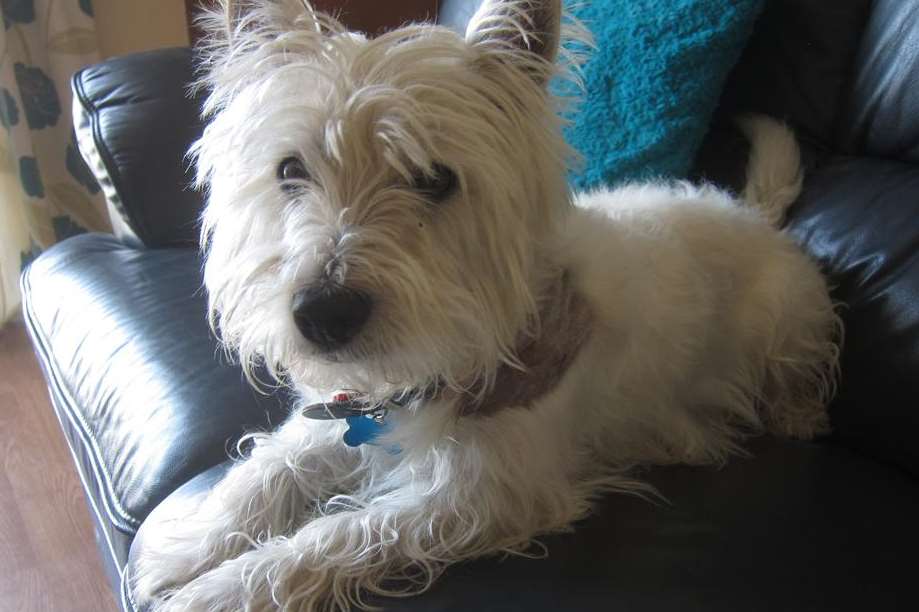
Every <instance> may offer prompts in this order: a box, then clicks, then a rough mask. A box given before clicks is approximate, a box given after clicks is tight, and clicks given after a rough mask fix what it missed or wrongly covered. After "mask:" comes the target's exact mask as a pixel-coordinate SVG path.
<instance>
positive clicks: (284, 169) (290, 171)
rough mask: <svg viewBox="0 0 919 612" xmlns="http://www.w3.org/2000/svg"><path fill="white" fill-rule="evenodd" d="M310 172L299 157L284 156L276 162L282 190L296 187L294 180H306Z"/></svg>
mask: <svg viewBox="0 0 919 612" xmlns="http://www.w3.org/2000/svg"><path fill="white" fill-rule="evenodd" d="M309 178H310V173H309V172H307V170H306V166H304V165H303V162H302V161H301V160H300V158H299V157H286V158H284V159H283V160H282V161H281V163H280V164H278V180H279V181H281V188H282V189H284V190H290V189H296V188H297V184H296V182H301V181H308V180H309Z"/></svg>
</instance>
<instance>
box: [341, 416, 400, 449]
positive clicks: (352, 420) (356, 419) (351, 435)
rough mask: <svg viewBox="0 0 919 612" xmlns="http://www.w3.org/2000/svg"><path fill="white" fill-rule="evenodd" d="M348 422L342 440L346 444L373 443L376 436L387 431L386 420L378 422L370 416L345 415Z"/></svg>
mask: <svg viewBox="0 0 919 612" xmlns="http://www.w3.org/2000/svg"><path fill="white" fill-rule="evenodd" d="M345 421H346V422H347V423H348V431H346V432H345V435H344V437H343V440H344V441H345V444H347V445H348V446H360V445H361V444H375V440H376V439H377V437H378V436H379V435H381V434H383V433H386V432H387V431H389V426H388V425H387V424H386V422H385V421H384V422H380V421H378V420H377V419H374V418H373V417H371V416H365V415H361V416H349V417H345Z"/></svg>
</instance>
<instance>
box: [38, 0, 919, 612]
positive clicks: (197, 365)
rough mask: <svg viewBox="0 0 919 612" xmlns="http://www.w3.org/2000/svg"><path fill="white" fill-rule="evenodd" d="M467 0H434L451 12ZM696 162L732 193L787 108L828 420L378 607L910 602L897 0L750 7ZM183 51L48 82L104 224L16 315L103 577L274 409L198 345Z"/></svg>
mask: <svg viewBox="0 0 919 612" xmlns="http://www.w3.org/2000/svg"><path fill="white" fill-rule="evenodd" d="M475 4H476V1H475V0H447V1H446V2H444V4H443V7H442V8H443V10H442V11H441V19H442V20H444V21H445V22H448V23H453V24H460V23H462V21H463V19H464V16H465V15H468V13H469V11H470V7H472V6H474V5H475ZM767 5H768V6H767V9H766V11H765V12H764V14H763V15H762V17H761V18H760V21H759V22H758V24H757V28H756V33H755V36H754V38H753V39H752V40H751V42H750V45H749V47H748V49H747V51H746V53H745V55H744V58H743V59H742V61H741V63H740V65H739V66H738V67H737V69H736V70H735V72H734V74H733V76H732V77H731V79H730V81H729V83H728V87H727V88H726V91H725V94H724V97H723V99H722V107H721V108H720V109H719V111H718V113H717V120H716V122H715V124H714V127H713V129H712V131H711V133H710V135H709V138H708V141H707V142H706V145H705V146H704V147H703V149H702V151H701V153H700V155H699V161H698V164H697V166H698V167H697V174H698V175H699V176H700V177H704V178H707V179H709V180H713V181H716V182H721V183H724V184H725V185H728V186H734V187H736V186H737V185H739V183H740V181H741V179H740V177H741V176H742V170H743V163H744V161H745V152H744V150H743V149H744V145H743V143H742V141H741V140H740V139H739V138H738V136H737V135H736V134H735V133H734V132H733V131H732V130H731V128H730V127H728V123H727V122H726V121H725V119H726V118H727V117H730V116H732V115H733V114H734V113H736V112H738V111H740V110H758V111H762V112H768V113H770V114H772V115H775V116H779V117H783V118H785V119H787V120H788V121H789V122H790V123H791V124H792V125H793V126H794V127H795V128H796V129H797V130H798V132H799V134H800V135H801V137H802V139H803V141H804V145H805V152H806V158H807V160H808V176H807V181H806V185H805V189H804V193H803V194H802V196H801V198H800V201H799V202H798V203H797V204H796V206H795V207H794V209H793V211H792V214H791V218H790V220H789V226H788V231H789V232H791V233H792V234H793V235H794V236H795V237H796V238H797V239H798V240H799V241H800V243H801V245H802V246H803V247H804V248H805V249H807V251H808V252H810V253H811V254H812V255H813V256H814V257H815V258H816V259H818V260H819V261H820V262H821V263H822V264H823V266H824V268H825V270H826V272H827V274H828V275H829V277H830V278H831V280H832V283H833V285H834V287H835V289H834V295H835V298H836V299H837V300H838V301H839V302H840V303H841V304H842V310H841V313H842V316H843V318H844V320H845V325H846V333H847V337H846V346H845V350H844V352H843V359H842V369H843V378H842V382H841V384H840V386H839V392H838V394H837V397H836V399H835V401H834V402H833V404H832V407H831V415H832V422H833V427H834V432H833V434H832V435H830V436H829V437H827V438H826V439H824V440H820V441H817V442H814V443H801V442H789V441H782V440H775V439H770V438H759V439H756V440H751V441H750V444H749V447H750V449H751V456H750V457H748V458H741V457H738V458H736V459H735V460H733V461H732V462H731V463H730V464H729V465H728V466H727V467H725V468H723V469H720V470H716V469H700V468H689V467H672V468H666V469H654V470H650V471H649V472H648V473H647V474H646V477H647V479H648V480H650V481H651V482H652V483H654V484H655V485H656V486H657V487H658V488H659V489H660V491H662V492H663V493H664V495H666V496H667V497H668V499H669V500H670V503H669V504H661V503H658V504H654V503H649V502H647V501H643V500H640V499H636V498H630V497H624V496H612V497H608V498H605V499H603V500H600V501H599V502H598V503H597V511H596V513H595V514H594V516H593V517H591V518H590V519H588V520H586V521H584V522H583V523H582V524H579V525H578V526H577V528H576V529H575V530H574V532H573V533H569V534H564V535H559V536H553V537H548V538H545V539H544V542H545V544H546V546H547V550H548V557H547V558H545V559H528V558H516V557H514V558H507V559H483V560H479V561H475V562H471V563H466V564H462V565H459V566H456V567H454V568H452V569H451V570H449V571H448V572H447V574H446V575H445V576H444V577H443V578H442V579H441V580H440V581H439V582H438V583H437V584H436V586H435V587H434V588H433V589H432V590H431V591H430V592H428V593H426V594H424V595H422V596H420V597H417V598H413V599H407V600H399V601H387V602H382V603H383V604H384V605H385V607H386V609H389V610H406V611H407V610H428V611H436V610H444V611H447V610H450V611H459V610H508V611H510V610H515V611H516V610H574V609H578V610H606V609H610V610H629V611H652V610H653V611H660V610H730V611H732V612H733V611H737V610H856V609H858V610H917V609H919V595H917V588H916V585H915V577H916V568H917V562H916V556H917V554H919V521H917V518H919V483H917V480H916V478H917V476H919V443H917V439H919V3H917V2H912V1H909V2H907V1H902V0H874V1H871V0H847V1H846V2H838V3H836V2H826V1H824V0H769V1H768V3H767ZM190 61H191V55H190V53H189V52H188V51H187V50H183V49H175V50H166V51H157V52H152V53H146V54H141V55H134V56H129V57H124V58H120V59H113V60H110V61H107V62H104V63H102V64H99V65H97V66H93V67H90V68H87V69H85V70H83V71H82V72H80V73H79V74H78V75H76V77H75V78H74V89H75V92H76V116H77V124H78V128H77V129H78V135H79V140H80V144H81V149H82V151H83V153H84V156H85V157H87V159H88V161H89V163H90V165H91V166H92V169H93V171H94V173H95V174H96V176H97V178H98V179H99V180H100V182H101V184H102V186H103V189H104V191H105V193H106V195H107V197H108V201H109V205H110V208H111V212H112V216H113V220H114V221H115V225H116V233H115V235H103V234H89V235H81V236H78V237H75V238H72V239H70V240H67V241H65V242H63V243H61V244H59V245H57V246H55V247H54V248H51V249H49V250H48V251H47V252H45V253H44V254H43V255H42V256H41V257H39V258H38V259H37V261H35V262H34V263H33V264H32V266H31V267H30V268H29V269H28V270H27V271H26V272H25V273H24V275H23V279H22V287H23V294H24V310H25V317H26V320H27V323H28V327H29V330H30V333H31V335H32V338H33V341H34V343H35V348H36V351H37V354H38V356H39V359H40V361H41V363H42V366H43V368H44V372H45V375H46V377H47V380H48V386H49V389H50V393H51V396H52V400H53V405H54V409H55V410H56V412H57V415H58V417H59V419H60V423H61V427H62V428H63V430H64V433H65V435H66V437H67V439H68V441H69V443H70V446H71V449H72V451H73V455H74V460H75V462H76V464H77V467H78V469H79V472H80V476H81V478H82V481H83V485H84V489H85V493H86V498H87V501H88V504H89V506H90V509H91V512H92V515H93V518H94V521H95V526H96V532H97V535H98V543H99V549H100V552H101V555H102V558H103V559H104V562H105V565H106V568H107V571H108V574H109V577H110V579H111V583H112V587H113V589H115V590H116V592H118V593H120V594H121V597H122V606H123V608H124V610H126V611H132V610H133V606H132V604H131V602H130V597H129V594H128V593H127V592H126V591H124V590H123V588H122V587H123V576H124V574H125V573H126V571H125V568H127V573H129V572H130V557H131V549H132V543H133V548H134V553H136V551H137V549H139V548H140V547H142V546H143V541H144V538H143V534H144V533H145V532H146V531H149V530H152V529H156V528H157V525H158V524H161V523H162V521H163V519H164V517H166V516H168V515H170V514H172V513H174V512H176V511H177V508H180V507H182V506H184V505H185V504H187V503H189V502H190V501H191V500H193V499H194V497H195V496H196V495H200V494H202V493H203V492H204V491H206V490H207V489H208V487H209V486H210V485H211V484H212V483H213V482H214V480H215V479H216V478H218V477H219V475H220V473H221V472H222V470H223V469H225V460H226V458H227V456H228V451H229V449H230V448H232V445H233V443H234V440H236V439H237V438H238V437H239V435H240V434H241V433H242V432H243V431H245V430H248V429H251V428H263V427H271V426H273V425H276V424H278V423H279V422H280V421H281V420H282V419H283V418H284V415H285V411H286V407H287V406H288V405H289V402H288V398H286V397H285V396H284V395H283V394H276V395H273V396H267V397H266V396H261V395H259V394H257V393H255V392H254V391H252V390H251V389H250V388H249V387H248V386H247V385H246V383H244V382H243V379H242V377H241V375H240V372H239V370H238V369H237V368H236V367H234V366H232V365H228V364H227V363H225V361H224V360H223V359H222V358H221V356H220V353H219V351H217V350H216V347H215V342H214V339H213V338H212V337H211V334H210V333H209V331H208V328H207V325H206V322H205V317H204V309H205V298H204V295H203V293H202V289H201V276H200V261H199V259H198V255H197V253H196V250H195V243H196V238H197V236H196V234H197V230H196V219H197V214H198V211H199V210H200V207H201V196H200V194H198V193H195V192H194V191H192V190H190V189H189V188H188V186H187V185H188V184H189V179H190V172H189V169H188V167H187V163H186V161H185V159H184V157H183V153H184V151H185V150H186V148H187V146H188V144H189V143H190V142H191V141H192V140H193V139H194V137H195V135H196V134H197V133H199V132H200V130H201V129H202V128H201V124H200V122H199V120H198V118H197V101H196V100H194V99H188V98H187V97H186V93H185V89H184V86H185V83H187V82H188V81H189V80H190V78H191V64H190Z"/></svg>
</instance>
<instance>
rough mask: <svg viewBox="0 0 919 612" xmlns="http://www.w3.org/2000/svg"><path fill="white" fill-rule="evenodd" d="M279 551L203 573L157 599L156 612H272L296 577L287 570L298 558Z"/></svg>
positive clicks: (269, 549) (267, 551)
mask: <svg viewBox="0 0 919 612" xmlns="http://www.w3.org/2000/svg"><path fill="white" fill-rule="evenodd" d="M277 552H278V549H277V548H276V547H273V546H270V545H269V546H266V547H265V548H263V549H256V550H253V551H250V552H248V553H246V554H244V555H243V556H242V557H239V558H236V559H229V560H227V561H224V562H223V563H221V564H220V565H219V566H217V567H215V568H213V569H211V570H209V571H207V572H205V573H203V574H201V575H200V576H198V577H197V578H195V579H194V580H192V581H190V582H188V583H187V584H185V585H184V586H182V587H181V588H179V589H176V590H168V591H165V592H163V597H162V599H161V600H155V601H156V604H155V605H154V607H153V610H155V612H180V611H181V612H239V611H240V610H246V611H247V612H269V611H273V610H277V609H278V608H280V607H281V604H280V603H279V601H278V591H279V590H285V587H284V586H283V585H285V584H286V582H287V581H288V580H289V579H291V578H292V577H293V574H292V573H290V572H289V570H288V568H289V567H293V566H294V565H296V564H295V562H294V561H295V559H293V558H292V557H291V556H289V555H284V557H283V558H280V557H279V556H278V555H277V554H276V553H277Z"/></svg>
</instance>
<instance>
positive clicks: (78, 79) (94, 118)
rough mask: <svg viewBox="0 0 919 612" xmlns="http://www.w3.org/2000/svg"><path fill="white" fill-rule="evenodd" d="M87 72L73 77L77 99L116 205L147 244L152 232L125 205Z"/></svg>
mask: <svg viewBox="0 0 919 612" xmlns="http://www.w3.org/2000/svg"><path fill="white" fill-rule="evenodd" d="M84 72H85V70H81V71H79V72H77V73H76V74H75V75H74V76H73V81H72V82H73V90H74V92H75V93H76V94H77V99H78V100H79V101H80V105H81V106H83V108H84V109H85V110H86V111H87V112H88V114H89V123H90V130H91V131H92V135H93V143H94V144H95V146H96V151H97V152H98V154H99V157H100V158H102V161H103V163H104V165H105V169H106V171H107V175H108V179H109V181H110V182H111V183H112V187H113V188H114V190H115V193H117V194H118V200H119V202H118V203H117V204H115V205H116V206H117V207H118V209H119V212H121V213H122V214H123V215H124V216H125V217H126V218H127V219H128V223H129V224H130V225H131V228H132V229H134V231H135V232H136V233H137V236H138V237H139V238H140V240H141V242H143V243H144V244H147V243H148V242H149V240H150V232H149V230H148V229H147V227H146V224H145V223H143V221H142V220H141V219H140V218H139V217H138V216H137V215H135V214H134V213H133V211H132V210H131V209H130V207H129V206H127V205H126V204H125V198H124V190H123V189H122V188H121V183H122V182H121V173H120V172H119V171H118V166H117V164H115V161H114V160H113V159H112V155H111V152H110V151H109V150H108V147H106V146H105V139H104V138H102V128H101V126H100V125H99V109H97V108H96V106H95V105H94V104H93V103H92V101H91V100H90V99H89V96H88V95H87V94H86V91H85V90H84V89H83V74H84Z"/></svg>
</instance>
